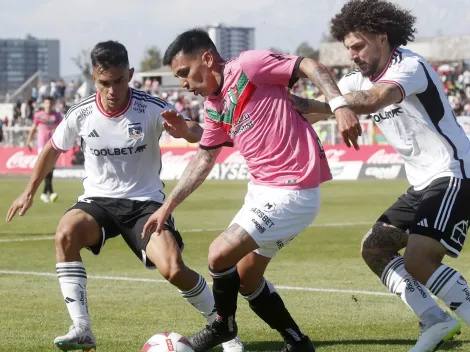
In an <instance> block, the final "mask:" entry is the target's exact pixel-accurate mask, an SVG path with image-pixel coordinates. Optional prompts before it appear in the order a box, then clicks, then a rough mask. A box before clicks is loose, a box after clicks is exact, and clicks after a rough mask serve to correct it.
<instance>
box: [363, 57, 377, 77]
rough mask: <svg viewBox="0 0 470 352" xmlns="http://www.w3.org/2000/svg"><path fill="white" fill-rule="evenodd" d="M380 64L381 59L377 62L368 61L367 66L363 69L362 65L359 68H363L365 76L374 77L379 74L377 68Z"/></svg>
mask: <svg viewBox="0 0 470 352" xmlns="http://www.w3.org/2000/svg"><path fill="white" fill-rule="evenodd" d="M378 66H379V61H378V60H377V61H376V62H372V63H366V68H365V70H363V69H362V68H361V67H360V66H358V67H359V70H361V73H362V75H363V76H364V77H372V76H375V75H376V74H377V68H378Z"/></svg>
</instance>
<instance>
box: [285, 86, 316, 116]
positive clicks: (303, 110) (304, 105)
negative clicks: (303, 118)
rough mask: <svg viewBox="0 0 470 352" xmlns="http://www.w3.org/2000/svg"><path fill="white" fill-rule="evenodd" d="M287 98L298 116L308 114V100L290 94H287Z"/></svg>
mask: <svg viewBox="0 0 470 352" xmlns="http://www.w3.org/2000/svg"><path fill="white" fill-rule="evenodd" d="M287 98H288V99H289V100H290V101H291V103H292V107H293V108H294V109H295V110H297V112H298V113H299V114H301V115H304V114H309V113H310V111H308V108H309V104H308V99H305V98H301V97H299V96H297V95H295V94H292V93H291V92H287Z"/></svg>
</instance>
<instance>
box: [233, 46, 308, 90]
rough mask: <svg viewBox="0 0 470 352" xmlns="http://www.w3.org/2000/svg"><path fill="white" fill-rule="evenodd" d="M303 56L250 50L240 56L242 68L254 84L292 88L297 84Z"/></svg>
mask: <svg viewBox="0 0 470 352" xmlns="http://www.w3.org/2000/svg"><path fill="white" fill-rule="evenodd" d="M302 59H303V57H302V56H295V55H284V54H274V53H272V52H271V51H267V50H249V51H244V52H243V53H241V54H240V68H241V69H242V71H243V72H244V73H245V74H246V76H247V77H248V79H249V80H250V81H252V82H253V83H254V84H271V85H279V86H285V87H290V88H291V87H292V86H293V85H294V84H295V82H297V80H298V78H297V72H298V70H299V66H300V62H301V61H302Z"/></svg>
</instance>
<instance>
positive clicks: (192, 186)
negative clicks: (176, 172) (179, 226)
mask: <svg viewBox="0 0 470 352" xmlns="http://www.w3.org/2000/svg"><path fill="white" fill-rule="evenodd" d="M221 150H222V147H220V148H217V149H202V148H200V149H199V150H198V152H197V154H196V155H195V156H194V157H193V158H192V159H191V161H190V162H189V164H188V166H186V169H185V170H184V172H183V175H182V176H181V179H180V180H179V181H178V183H177V185H176V186H175V188H174V189H173V191H172V192H171V193H170V195H169V196H168V199H167V201H166V203H169V204H170V206H171V207H172V208H176V207H177V206H178V205H179V204H180V203H181V202H182V201H183V200H185V199H186V198H187V197H188V196H189V195H190V194H191V193H193V192H194V191H195V190H196V188H198V187H199V186H200V185H201V184H202V183H203V182H204V180H205V179H206V177H207V175H209V172H211V170H212V168H213V167H214V164H215V160H216V159H217V156H218V155H219V153H220V151H221Z"/></svg>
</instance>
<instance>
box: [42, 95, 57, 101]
mask: <svg viewBox="0 0 470 352" xmlns="http://www.w3.org/2000/svg"><path fill="white" fill-rule="evenodd" d="M46 100H49V101H50V102H51V103H53V102H54V100H55V99H54V97H53V96H51V95H48V96H47V97H44V99H43V101H46Z"/></svg>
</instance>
